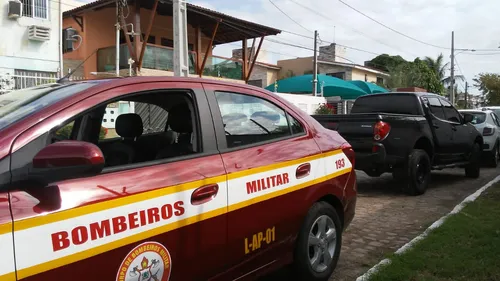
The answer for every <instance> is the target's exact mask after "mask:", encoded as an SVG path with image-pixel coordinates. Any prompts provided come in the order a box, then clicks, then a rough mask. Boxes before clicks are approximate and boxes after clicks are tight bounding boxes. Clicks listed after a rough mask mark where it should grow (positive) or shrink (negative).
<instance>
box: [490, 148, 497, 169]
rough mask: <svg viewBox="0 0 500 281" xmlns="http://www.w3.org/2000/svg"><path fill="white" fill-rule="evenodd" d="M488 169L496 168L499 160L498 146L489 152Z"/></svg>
mask: <svg viewBox="0 0 500 281" xmlns="http://www.w3.org/2000/svg"><path fill="white" fill-rule="evenodd" d="M489 158H490V159H489V160H490V167H492V168H496V167H497V166H498V160H499V159H500V151H499V149H498V144H496V145H495V147H494V148H493V149H492V150H491V152H490V154H489Z"/></svg>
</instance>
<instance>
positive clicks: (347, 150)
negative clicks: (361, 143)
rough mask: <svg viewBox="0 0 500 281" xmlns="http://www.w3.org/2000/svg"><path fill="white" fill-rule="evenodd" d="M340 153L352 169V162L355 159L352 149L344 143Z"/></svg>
mask: <svg viewBox="0 0 500 281" xmlns="http://www.w3.org/2000/svg"><path fill="white" fill-rule="evenodd" d="M341 149H342V152H344V154H345V156H346V157H347V159H349V162H351V165H352V167H353V168H354V161H355V159H356V157H355V153H354V150H353V149H352V147H351V145H349V144H348V143H345V144H343V145H342V146H341Z"/></svg>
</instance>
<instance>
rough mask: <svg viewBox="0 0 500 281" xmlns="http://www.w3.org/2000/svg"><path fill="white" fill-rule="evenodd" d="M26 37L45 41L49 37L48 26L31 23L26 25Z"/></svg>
mask: <svg viewBox="0 0 500 281" xmlns="http://www.w3.org/2000/svg"><path fill="white" fill-rule="evenodd" d="M28 39H30V40H35V41H47V40H49V39H50V27H45V26H39V25H31V26H30V27H28Z"/></svg>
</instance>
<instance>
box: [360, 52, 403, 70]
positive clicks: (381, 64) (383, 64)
mask: <svg viewBox="0 0 500 281" xmlns="http://www.w3.org/2000/svg"><path fill="white" fill-rule="evenodd" d="M406 62H407V61H406V60H405V59H403V58H402V57H401V56H390V55H388V54H382V55H379V56H376V57H375V58H373V59H372V60H370V61H367V62H366V66H369V67H373V68H376V69H380V70H382V71H385V72H389V71H391V70H392V69H394V68H396V67H398V66H400V65H401V64H405V63H406Z"/></svg>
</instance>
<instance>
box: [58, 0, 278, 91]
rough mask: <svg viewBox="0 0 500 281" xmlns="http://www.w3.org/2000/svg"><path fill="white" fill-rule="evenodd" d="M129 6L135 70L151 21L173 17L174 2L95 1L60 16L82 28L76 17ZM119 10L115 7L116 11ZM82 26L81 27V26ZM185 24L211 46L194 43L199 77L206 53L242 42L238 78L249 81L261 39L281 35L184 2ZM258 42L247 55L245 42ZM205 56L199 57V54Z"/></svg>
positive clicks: (120, 14) (121, 18)
mask: <svg viewBox="0 0 500 281" xmlns="http://www.w3.org/2000/svg"><path fill="white" fill-rule="evenodd" d="M125 2H126V3H127V4H128V5H129V6H132V5H133V6H134V7H135V9H134V11H133V13H132V12H131V13H132V17H133V21H134V22H133V24H134V36H135V38H134V40H133V41H134V42H131V40H130V38H129V36H125V40H126V42H127V46H128V50H129V52H130V57H131V58H132V59H133V60H134V61H135V64H134V67H135V68H136V70H140V69H141V67H142V64H143V60H144V53H145V49H146V42H148V39H149V36H150V33H151V29H152V27H153V21H154V17H155V15H162V16H170V17H172V14H173V3H172V1H171V0H97V1H94V2H91V3H89V4H86V5H83V6H80V7H78V8H75V9H72V10H69V11H66V12H65V13H64V14H63V17H73V18H74V19H75V21H77V22H78V24H79V25H80V27H82V28H83V18H82V17H81V16H79V15H80V14H83V13H85V12H89V11H92V10H98V9H104V8H110V7H116V5H117V4H118V5H119V6H120V4H125ZM141 9H146V10H150V13H151V16H150V18H149V22H148V23H141V17H140V11H141ZM120 10H122V11H123V9H120V7H118V11H120ZM117 20H119V22H120V26H121V27H122V29H124V32H125V33H127V32H128V31H127V30H126V28H127V25H126V21H125V18H124V16H123V12H118V18H117ZM80 23H81V24H80ZM187 23H188V24H189V25H191V26H193V27H194V28H195V32H196V38H199V36H198V35H200V34H204V35H205V36H206V37H208V38H210V43H209V44H208V45H207V46H206V49H205V50H202V48H201V47H202V46H201V42H199V41H198V40H197V42H195V44H194V47H195V51H196V54H197V55H196V66H197V67H196V69H195V73H196V74H198V75H199V76H200V77H201V75H202V73H203V69H204V67H205V64H206V62H207V58H208V53H209V52H210V50H211V49H213V48H214V47H215V46H217V45H220V44H225V43H231V42H236V41H242V62H243V64H242V68H243V71H242V77H241V79H242V80H244V81H245V82H248V80H249V78H250V75H251V73H252V70H253V67H254V65H255V62H256V60H257V56H258V54H259V52H260V49H261V46H262V43H263V41H264V37H265V36H268V35H277V34H279V33H281V30H278V29H275V28H271V27H267V26H263V25H260V24H257V23H253V22H249V21H245V20H242V19H238V18H235V17H232V16H229V15H226V14H223V13H219V12H216V11H213V10H210V9H206V8H203V7H200V6H196V5H192V4H189V3H187ZM143 24H145V32H144V34H145V36H144V38H141V37H142V35H141V34H142V31H144V30H143V29H141V27H142V26H143ZM258 38H259V39H260V41H259V43H258V47H257V50H256V53H255V55H253V56H251V54H248V52H247V49H248V48H247V40H248V39H253V43H252V50H253V49H254V48H255V44H256V39H258ZM203 51H204V53H205V56H204V57H202V55H201V54H202V53H203Z"/></svg>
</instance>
